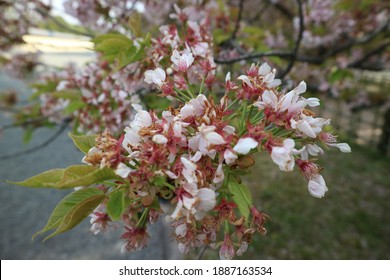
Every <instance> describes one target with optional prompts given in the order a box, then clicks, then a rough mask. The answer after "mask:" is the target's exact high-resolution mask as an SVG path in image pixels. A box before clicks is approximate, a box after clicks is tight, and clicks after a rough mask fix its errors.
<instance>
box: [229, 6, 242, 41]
mask: <svg viewBox="0 0 390 280" xmlns="http://www.w3.org/2000/svg"><path fill="white" fill-rule="evenodd" d="M243 10H244V0H240V4H239V6H238V15H237V19H236V23H235V25H234V31H233V33H232V36H231V37H230V39H231V40H235V39H236V37H237V33H238V30H239V29H240V22H241V19H242V12H243Z"/></svg>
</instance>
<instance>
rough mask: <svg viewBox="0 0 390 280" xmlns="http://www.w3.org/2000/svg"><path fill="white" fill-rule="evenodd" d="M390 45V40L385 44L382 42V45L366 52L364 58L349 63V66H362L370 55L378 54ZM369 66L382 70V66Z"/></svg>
mask: <svg viewBox="0 0 390 280" xmlns="http://www.w3.org/2000/svg"><path fill="white" fill-rule="evenodd" d="M389 46H390V41H389V42H386V43H384V44H381V45H380V46H378V47H376V48H375V49H373V50H371V51H370V52H368V53H366V54H365V55H364V56H363V57H362V58H360V59H358V60H356V61H354V62H351V63H349V64H348V66H347V67H348V68H362V67H363V64H364V62H365V61H367V60H368V59H369V58H370V57H372V56H374V55H377V54H379V53H381V52H383V51H385V50H386V49H387V48H388V47H389ZM374 68H375V69H373V68H369V69H370V70H382V68H378V67H374Z"/></svg>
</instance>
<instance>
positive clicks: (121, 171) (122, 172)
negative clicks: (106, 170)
mask: <svg viewBox="0 0 390 280" xmlns="http://www.w3.org/2000/svg"><path fill="white" fill-rule="evenodd" d="M132 171H134V170H133V169H131V168H130V167H128V166H127V165H126V164H124V163H122V162H120V163H119V164H118V166H117V168H116V169H115V174H116V175H118V176H120V177H122V178H124V179H126V178H127V177H128V176H129V174H130V173H131V172H132Z"/></svg>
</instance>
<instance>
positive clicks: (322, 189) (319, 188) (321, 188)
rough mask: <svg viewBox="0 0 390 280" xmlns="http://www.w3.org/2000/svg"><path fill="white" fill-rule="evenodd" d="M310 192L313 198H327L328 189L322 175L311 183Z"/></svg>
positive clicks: (309, 185)
mask: <svg viewBox="0 0 390 280" xmlns="http://www.w3.org/2000/svg"><path fill="white" fill-rule="evenodd" d="M308 190H309V193H310V194H311V195H312V196H314V197H317V198H321V197H324V196H325V193H326V192H327V191H328V188H327V187H326V184H325V180H324V178H323V177H322V176H321V175H317V176H316V177H315V178H313V179H311V180H310V181H309V184H308Z"/></svg>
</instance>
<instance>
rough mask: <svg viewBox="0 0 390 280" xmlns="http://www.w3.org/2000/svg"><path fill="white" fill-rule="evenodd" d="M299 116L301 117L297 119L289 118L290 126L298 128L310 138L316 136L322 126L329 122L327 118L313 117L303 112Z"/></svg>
mask: <svg viewBox="0 0 390 280" xmlns="http://www.w3.org/2000/svg"><path fill="white" fill-rule="evenodd" d="M301 116H303V118H301V119H300V120H298V121H296V120H294V119H291V127H292V128H294V129H297V130H299V131H300V132H302V133H303V134H305V135H306V136H309V137H310V138H316V137H317V134H319V133H320V132H321V131H322V128H323V127H324V126H325V125H328V124H329V123H330V121H329V120H327V119H323V118H313V117H311V116H306V115H304V114H302V115H301Z"/></svg>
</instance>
